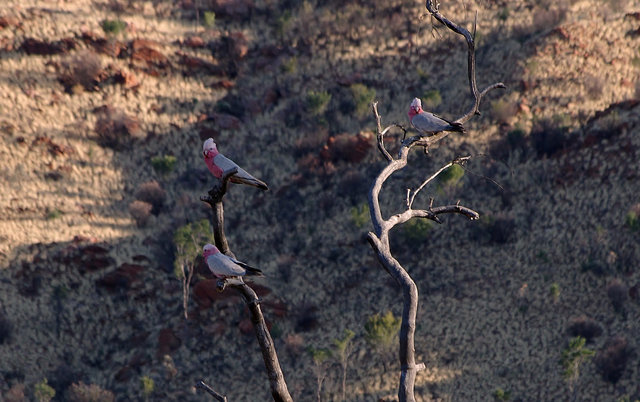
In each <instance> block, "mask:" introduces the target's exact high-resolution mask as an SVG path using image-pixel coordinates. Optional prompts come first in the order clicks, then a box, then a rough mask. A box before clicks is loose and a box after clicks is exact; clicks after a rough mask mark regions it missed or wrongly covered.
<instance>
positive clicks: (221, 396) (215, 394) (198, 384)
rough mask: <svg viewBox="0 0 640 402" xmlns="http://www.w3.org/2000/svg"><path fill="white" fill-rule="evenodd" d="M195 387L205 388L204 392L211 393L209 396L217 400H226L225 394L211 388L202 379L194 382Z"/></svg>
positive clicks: (224, 401)
mask: <svg viewBox="0 0 640 402" xmlns="http://www.w3.org/2000/svg"><path fill="white" fill-rule="evenodd" d="M196 388H197V389H203V390H205V391H206V392H208V393H209V394H211V396H213V397H214V398H216V400H218V401H219V402H227V397H226V396H224V395H222V394H219V393H217V392H216V391H215V390H214V389H213V388H211V386H210V385H208V384H207V383H205V382H204V381H203V380H200V381H198V383H197V384H196Z"/></svg>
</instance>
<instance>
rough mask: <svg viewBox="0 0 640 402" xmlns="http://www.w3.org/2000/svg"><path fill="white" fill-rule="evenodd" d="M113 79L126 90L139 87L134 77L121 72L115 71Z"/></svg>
mask: <svg viewBox="0 0 640 402" xmlns="http://www.w3.org/2000/svg"><path fill="white" fill-rule="evenodd" d="M113 78H114V79H115V81H116V82H117V83H118V84H121V85H122V86H123V87H125V88H126V89H133V88H137V87H139V86H140V82H139V81H138V79H137V78H136V76H135V75H133V74H132V73H129V72H126V71H123V70H118V71H116V73H115V74H114V75H113Z"/></svg>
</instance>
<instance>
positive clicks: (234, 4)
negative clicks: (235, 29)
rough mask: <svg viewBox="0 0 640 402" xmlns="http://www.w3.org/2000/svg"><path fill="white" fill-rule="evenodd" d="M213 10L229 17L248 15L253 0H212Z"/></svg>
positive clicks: (252, 6)
mask: <svg viewBox="0 0 640 402" xmlns="http://www.w3.org/2000/svg"><path fill="white" fill-rule="evenodd" d="M211 5H212V8H213V11H215V13H216V14H219V15H226V16H229V17H248V16H249V15H250V13H251V10H252V9H253V8H254V4H253V0H212V2H211Z"/></svg>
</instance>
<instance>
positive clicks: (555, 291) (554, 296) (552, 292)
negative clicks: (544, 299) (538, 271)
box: [549, 282, 560, 303]
mask: <svg viewBox="0 0 640 402" xmlns="http://www.w3.org/2000/svg"><path fill="white" fill-rule="evenodd" d="M549 296H550V297H551V300H553V302H554V303H557V302H558V300H559V299H560V285H558V282H553V283H552V284H551V287H549Z"/></svg>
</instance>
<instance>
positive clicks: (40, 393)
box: [33, 378, 56, 402]
mask: <svg viewBox="0 0 640 402" xmlns="http://www.w3.org/2000/svg"><path fill="white" fill-rule="evenodd" d="M33 396H34V397H35V398H36V401H38V402H49V401H50V400H52V399H53V397H54V396H56V390H55V389H53V388H51V386H50V385H49V384H47V379H46V378H45V379H43V380H42V382H39V383H37V384H36V385H35V389H34V390H33Z"/></svg>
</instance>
